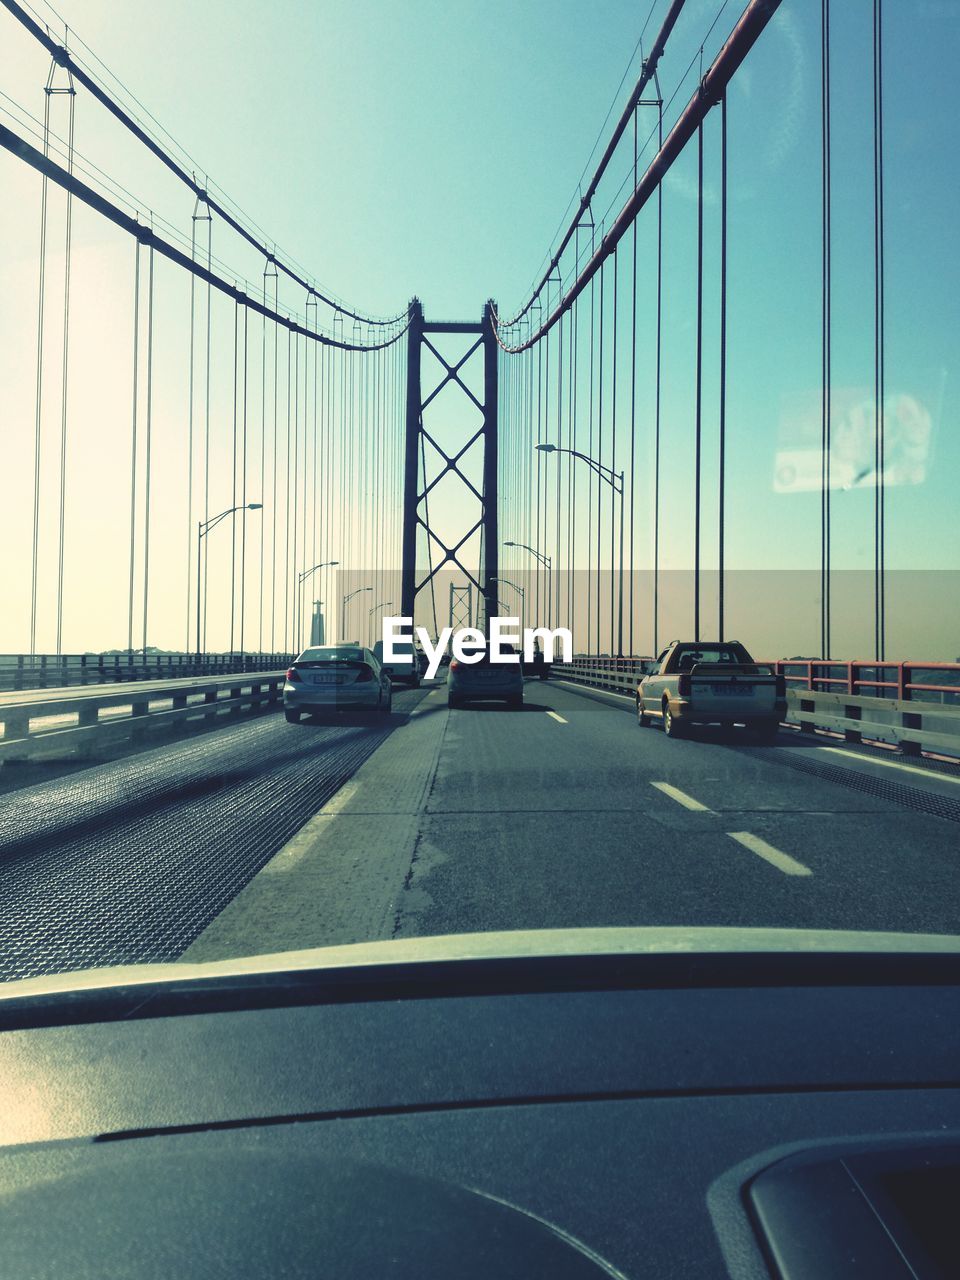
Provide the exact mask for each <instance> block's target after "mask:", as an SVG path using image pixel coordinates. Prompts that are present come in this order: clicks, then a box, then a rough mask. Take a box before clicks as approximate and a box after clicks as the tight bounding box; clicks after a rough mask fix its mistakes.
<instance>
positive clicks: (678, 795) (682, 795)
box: [650, 782, 713, 813]
mask: <svg viewBox="0 0 960 1280" xmlns="http://www.w3.org/2000/svg"><path fill="white" fill-rule="evenodd" d="M650 785H651V787H656V788H657V790H658V791H662V792H663V794H664V795H665V796H669V797H670V799H671V800H676V802H677V804H682V805H683V807H684V808H685V809H694V810H696V811H697V812H698V813H712V812H713V810H712V809H708V808H707V806H706V805H705V804H701V803H700V801H699V800H694V798H693V796H688V795H687V793H686V792H685V791H681V790H680V788H679V787H672V786H671V785H670V783H669V782H651V783H650Z"/></svg>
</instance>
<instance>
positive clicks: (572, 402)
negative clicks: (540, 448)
mask: <svg viewBox="0 0 960 1280" xmlns="http://www.w3.org/2000/svg"><path fill="white" fill-rule="evenodd" d="M569 332H570V355H569V358H568V363H569V366H570V372H569V374H568V376H567V446H568V448H570V449H575V448H576V447H577V439H576V422H577V358H578V355H579V352H578V350H577V306H576V303H574V305H573V308H572V309H571V312H570V330H569ZM575 494H576V486H575V485H574V474H573V467H572V466H569V467H567V618H568V619H569V622H568V623H567V625H568V626H569V627H575V626H576V621H577V618H576V597H575V594H574V587H575V585H576V576H575V574H576V569H575V561H576V514H577V508H576V498H575Z"/></svg>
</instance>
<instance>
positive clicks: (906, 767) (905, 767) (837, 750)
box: [817, 747, 960, 783]
mask: <svg viewBox="0 0 960 1280" xmlns="http://www.w3.org/2000/svg"><path fill="white" fill-rule="evenodd" d="M817 750H818V751H831V752H833V754H834V755H835V756H846V758H847V759H848V760H856V761H857V763H858V764H879V765H882V766H883V767H884V769H900V770H902V771H903V772H904V773H918V774H919V775H920V777H921V778H936V779H937V780H938V781H939V780H940V779H941V778H943V779H945V780H946V781H947V782H956V783H960V777H953V776H952V775H951V774H949V773H937V772H936V771H935V770H933V769H918V768H917V766H916V765H914V764H901V763H900V761H899V760H874V759H873V757H872V756H870V757H868V756H861V755H859V754H858V753H857V752H856V751H846V750H844V748H843V747H818V748H817Z"/></svg>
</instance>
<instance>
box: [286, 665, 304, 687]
mask: <svg viewBox="0 0 960 1280" xmlns="http://www.w3.org/2000/svg"><path fill="white" fill-rule="evenodd" d="M287 679H288V680H289V681H291V682H292V683H293V684H302V683H303V676H301V674H300V672H299V671H298V670H297V668H296V667H291V668H290V670H289V671H288V672H287Z"/></svg>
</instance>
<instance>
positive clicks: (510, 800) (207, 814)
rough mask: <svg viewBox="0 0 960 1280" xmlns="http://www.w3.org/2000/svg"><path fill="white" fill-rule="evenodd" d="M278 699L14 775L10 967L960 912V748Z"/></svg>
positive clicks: (577, 712) (615, 702)
mask: <svg viewBox="0 0 960 1280" xmlns="http://www.w3.org/2000/svg"><path fill="white" fill-rule="evenodd" d="M395 706H396V708H397V713H396V714H395V715H394V716H393V717H392V718H391V722H390V724H389V725H380V724H374V725H370V724H364V723H361V722H347V723H342V724H341V723H336V724H316V723H312V722H304V723H302V724H301V725H297V726H294V725H287V724H286V723H285V722H284V721H283V720H282V719H280V718H279V717H278V716H275V715H272V716H268V717H262V718H259V719H254V720H249V721H246V722H241V723H238V724H235V725H232V726H230V727H229V728H224V729H221V730H218V731H215V732H212V733H209V734H205V735H203V736H200V737H197V738H194V739H190V740H186V741H181V742H178V743H176V744H174V745H172V746H165V747H158V748H154V749H151V750H149V751H144V752H141V753H140V754H138V755H135V756H131V757H128V758H126V759H124V760H120V761H110V762H107V763H104V764H100V765H96V766H93V767H88V768H83V769H80V770H78V771H76V772H73V773H71V774H70V775H69V776H64V777H60V778H52V779H50V780H48V781H45V782H40V783H34V782H30V783H28V784H27V785H23V786H19V787H17V788H16V789H13V790H7V791H6V793H5V794H4V795H3V796H2V797H0V972H2V976H4V977H15V976H25V975H28V974H35V973H43V972H51V971H58V970H65V969H73V968H84V967H89V966H91V965H103V964H116V963H123V962H134V961H145V960H170V959H177V958H179V957H183V958H184V959H188V960H192V959H196V960H200V959H219V958H225V957H229V956H233V955H241V954H247V955H248V954H256V953H260V952H269V951H281V950H288V949H291V948H302V947H309V946H323V945H329V944H334V943H342V942H356V941H365V940H368V939H374V938H388V937H405V936H412V935H425V934H437V933H450V932H461V931H474V930H490V929H517V928H550V927H563V926H577V925H645V924H680V925H683V924H711V925H746V926H750V925H758V926H760V925H762V926H777V925H780V926H787V927H818V928H843V929H898V930H907V931H923V932H949V933H952V932H960V894H958V892H957V888H958V860H960V825H958V824H960V770H958V769H957V767H956V766H937V765H927V764H923V763H921V764H916V763H913V762H910V763H908V762H906V761H901V760H899V759H897V758H895V757H891V756H890V755H889V754H886V753H883V752H880V751H870V750H868V749H864V750H859V749H854V748H845V747H843V746H840V745H838V744H837V743H836V742H834V741H831V740H829V739H824V738H820V737H818V738H816V739H811V740H806V739H800V738H799V736H798V735H797V734H795V733H791V732H790V731H787V730H784V731H782V732H781V734H780V738H779V740H778V742H777V743H776V744H774V745H773V746H759V745H754V743H753V741H752V740H751V738H750V737H749V736H748V735H747V734H745V733H741V732H737V731H733V732H720V731H711V730H701V731H698V733H697V736H696V737H695V738H693V739H686V740H681V741H672V740H668V739H666V738H664V736H663V734H662V733H660V732H658V731H657V730H656V729H640V728H639V727H638V726H637V723H636V719H635V716H634V715H633V712H632V708H631V707H630V706H629V704H626V705H625V704H624V700H622V699H619V698H617V697H615V696H614V695H602V694H598V693H587V692H585V691H583V690H578V689H575V688H574V687H573V686H570V685H567V684H564V683H561V682H552V681H551V682H540V681H531V682H528V684H527V686H526V706H525V708H524V710H523V711H522V712H520V711H508V710H506V709H501V708H500V707H499V706H497V705H495V704H490V705H483V704H480V705H477V706H473V707H467V708H464V709H462V710H457V711H448V709H447V706H446V691H445V689H444V688H443V687H442V686H439V687H436V688H433V689H424V690H421V691H418V692H411V693H402V694H399V695H398V696H397V697H396V702H395Z"/></svg>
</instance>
